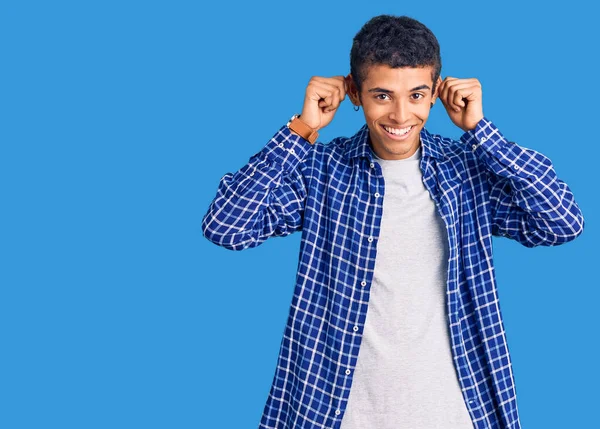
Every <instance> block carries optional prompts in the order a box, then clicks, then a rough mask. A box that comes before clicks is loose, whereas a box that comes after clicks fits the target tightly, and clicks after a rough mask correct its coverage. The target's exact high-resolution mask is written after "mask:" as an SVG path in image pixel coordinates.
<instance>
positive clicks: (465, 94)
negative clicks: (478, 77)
mask: <svg viewBox="0 0 600 429" xmlns="http://www.w3.org/2000/svg"><path fill="white" fill-rule="evenodd" d="M480 93H481V90H480V88H479V87H478V86H477V85H474V84H473V83H464V84H460V85H456V86H455V87H454V95H453V97H452V102H453V104H454V105H456V106H459V107H465V106H466V104H467V101H472V100H476V99H477V98H478V97H479V94H480Z"/></svg>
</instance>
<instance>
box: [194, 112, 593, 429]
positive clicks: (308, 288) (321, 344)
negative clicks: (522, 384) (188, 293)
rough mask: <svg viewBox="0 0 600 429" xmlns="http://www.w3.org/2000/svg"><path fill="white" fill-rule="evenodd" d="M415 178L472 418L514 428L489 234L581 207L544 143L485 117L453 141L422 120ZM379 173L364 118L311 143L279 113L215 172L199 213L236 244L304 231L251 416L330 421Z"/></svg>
mask: <svg viewBox="0 0 600 429" xmlns="http://www.w3.org/2000/svg"><path fill="white" fill-rule="evenodd" d="M420 138H421V145H422V157H421V162H420V168H421V171H422V173H423V183H424V184H425V187H426V188H427V189H428V191H429V192H430V194H431V197H432V199H433V200H434V201H435V204H436V206H437V208H438V212H439V214H440V216H441V217H442V218H443V220H444V223H445V225H446V229H447V233H448V243H449V251H450V253H449V260H448V276H447V321H448V326H449V329H450V334H451V346H452V354H453V356H454V364H455V367H456V370H457V374H458V378H459V382H460V386H461V389H462V393H463V397H464V400H465V404H466V406H467V409H468V410H469V413H470V415H471V418H472V421H473V425H474V427H475V428H478V429H483V428H486V429H491V428H512V429H517V428H520V423H519V415H518V409H517V401H516V394H515V387H514V379H513V373H512V366H511V359H510V355H509V350H508V345H507V342H506V335H505V331H504V326H503V321H502V315H501V313H500V307H499V302H498V295H497V289H496V279H495V274H494V265H493V260H492V236H494V235H495V236H502V237H508V238H511V239H514V240H517V241H518V242H519V243H521V244H523V245H524V246H527V247H533V246H540V245H541V246H552V245H559V244H562V243H566V242H568V241H570V240H573V239H574V238H575V237H577V236H578V235H579V234H581V232H582V231H583V227H584V219H583V216H582V213H581V211H580V209H579V207H578V206H577V204H576V202H575V200H574V198H573V194H572V192H571V190H570V189H569V187H568V186H567V185H566V184H565V183H564V182H563V181H561V180H560V179H558V177H557V175H556V172H555V170H554V168H553V165H552V163H551V162H550V160H549V159H548V158H547V157H545V156H544V155H542V154H540V153H539V152H536V151H534V150H531V149H527V148H524V147H522V146H519V145H517V144H516V143H513V142H509V141H507V140H506V139H505V138H504V136H503V135H502V134H501V133H500V131H499V130H498V128H497V127H496V126H495V125H494V124H493V123H492V122H490V121H489V120H488V119H487V118H483V119H482V120H481V121H480V122H479V123H478V124H477V126H476V128H475V129H473V130H471V131H468V132H466V133H464V134H463V135H462V136H461V138H460V140H459V141H456V140H452V139H449V138H446V137H441V136H439V135H435V134H431V133H429V132H428V131H427V130H426V129H425V128H423V129H422V130H421V133H420ZM384 197H385V186H384V180H383V175H382V171H381V167H380V166H379V164H378V163H377V162H376V161H375V160H374V159H373V157H372V154H371V151H370V149H369V129H368V127H367V126H366V125H364V126H363V127H362V128H361V129H360V130H359V131H358V132H357V133H356V134H355V135H354V136H353V137H350V138H347V137H338V138H335V139H333V140H332V141H331V142H330V143H328V144H323V143H320V142H317V143H315V144H314V145H311V144H310V143H309V142H307V141H306V140H304V139H303V138H301V137H299V136H297V135H295V134H293V133H291V132H290V130H289V129H288V128H287V127H286V126H283V127H281V129H280V130H279V131H278V132H277V133H276V134H275V135H274V136H273V137H272V138H271V139H270V140H269V142H268V143H267V144H266V145H265V146H264V148H262V149H261V150H260V151H259V152H258V153H256V154H255V155H253V156H252V157H250V159H249V162H248V163H247V164H246V165H244V166H243V167H242V168H241V169H240V170H238V171H237V172H235V173H233V174H231V173H227V174H225V175H224V176H223V177H222V178H221V180H220V182H219V186H218V190H217V195H216V197H215V199H214V200H213V201H212V202H211V204H210V206H209V209H208V211H207V213H206V214H205V216H204V218H203V220H202V231H203V234H204V236H205V237H206V238H208V239H209V240H210V241H212V242H213V243H215V244H217V245H220V246H223V247H225V248H228V249H232V250H242V249H246V248H251V247H256V246H258V245H260V244H261V243H263V242H264V241H265V240H266V239H267V238H268V237H271V236H279V237H282V236H286V235H288V234H291V233H292V232H294V231H302V237H301V238H302V239H301V243H300V255H299V262H298V273H297V277H296V285H295V289H294V294H293V297H292V303H291V307H290V313H289V317H288V319H287V323H286V327H285V332H284V336H283V339H282V342H281V346H280V353H279V357H278V360H277V367H276V370H275V375H274V378H273V383H272V386H271V389H270V392H269V395H268V397H267V402H266V405H265V408H264V412H263V415H262V418H261V421H260V426H259V427H260V428H278V429H283V428H288V429H297V428H327V429H330V428H339V427H340V424H341V421H342V418H343V417H344V410H345V408H346V405H347V402H348V395H349V392H350V386H351V384H352V375H353V373H354V371H353V370H354V368H355V367H356V363H357V356H358V351H359V347H360V343H361V338H362V333H363V327H364V323H365V318H366V314H367V306H368V303H369V294H370V287H371V284H372V280H373V270H374V266H375V257H376V251H377V242H378V238H379V228H380V222H381V217H382V207H383V199H384Z"/></svg>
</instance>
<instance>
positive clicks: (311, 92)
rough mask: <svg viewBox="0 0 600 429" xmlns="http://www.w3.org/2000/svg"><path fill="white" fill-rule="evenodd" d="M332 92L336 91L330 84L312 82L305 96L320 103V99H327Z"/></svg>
mask: <svg viewBox="0 0 600 429" xmlns="http://www.w3.org/2000/svg"><path fill="white" fill-rule="evenodd" d="M334 91H336V88H335V87H334V86H332V85H331V84H327V83H323V82H312V83H311V84H310V86H309V89H308V90H307V94H306V95H307V97H309V99H311V100H315V101H320V100H321V99H325V98H327V97H329V96H330V95H331V94H332V93H333V92H334Z"/></svg>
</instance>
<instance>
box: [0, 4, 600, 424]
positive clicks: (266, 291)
mask: <svg viewBox="0 0 600 429" xmlns="http://www.w3.org/2000/svg"><path fill="white" fill-rule="evenodd" d="M17 3H18V6H16V4H17ZM492 4H493V5H492ZM497 4H498V5H499V4H500V3H497V2H494V3H491V2H490V3H483V2H440V3H435V2H428V1H424V2H412V3H411V2H391V1H388V2H376V1H370V2H361V3H359V2H343V3H342V2H338V3H333V2H331V3H330V2H323V1H320V2H311V1H304V2H278V3H274V2H273V3H239V4H235V3H233V2H226V1H221V2H213V3H211V4H210V5H207V4H204V5H202V2H200V1H196V2H192V1H189V2H181V1H169V2H167V1H144V2H142V1H139V2H132V1H120V2H107V1H88V2H77V1H72V2H65V1H59V2H43V3H42V2H37V3H36V2H27V1H22V2H10V3H9V2H5V3H3V5H2V6H1V8H0V49H1V51H0V53H1V57H0V58H1V67H0V74H1V75H2V79H1V81H0V109H1V110H0V114H1V116H0V150H1V154H0V186H1V195H0V197H1V206H0V214H1V217H2V222H1V223H0V225H1V236H0V246H1V254H0V258H1V259H0V264H1V265H0V274H1V278H0V284H1V289H0V291H1V296H0V427H1V428H3V429H20V428H35V429H38V428H42V429H44V428H60V429H70V428H73V429H75V428H76V429H81V428H127V429H129V428H144V429H150V428H255V427H257V426H258V423H259V420H260V416H261V414H262V411H263V406H264V404H265V401H266V398H267V395H268V392H269V388H270V385H271V381H272V377H273V375H274V370H275V365H276V359H277V355H278V351H279V345H280V341H281V337H282V334H283V329H284V326H285V322H286V318H287V314H288V309H289V305H290V300H291V297H292V292H293V287H294V280H295V270H296V266H297V256H298V250H299V244H300V234H299V233H297V234H293V235H291V236H289V237H286V238H273V239H270V240H267V242H265V243H264V244H263V245H261V246H259V247H257V248H255V249H249V250H246V251H243V252H232V251H229V250H226V249H223V248H220V247H217V246H215V245H214V244H212V243H210V242H209V241H208V240H206V239H205V238H203V236H202V233H201V228H200V223H201V220H202V216H203V215H204V214H205V212H206V210H207V209H208V205H209V203H210V202H211V200H212V199H213V198H214V196H215V194H216V190H217V185H218V183H219V180H220V178H221V177H222V176H223V175H224V174H225V173H226V172H234V171H236V170H237V169H239V168H241V167H242V166H243V165H244V164H245V163H246V162H247V161H248V160H249V158H250V156H252V155H253V154H255V153H256V152H258V151H259V150H260V149H261V148H262V146H263V145H264V144H266V142H267V141H268V139H269V138H270V137H271V136H272V135H273V134H274V133H275V131H276V130H277V129H278V128H279V127H280V126H281V125H283V124H285V122H286V121H287V120H288V119H289V117H290V116H291V115H292V114H294V113H299V112H300V111H301V108H302V101H303V98H304V90H305V86H306V84H307V83H308V81H309V79H310V77H311V76H313V75H320V76H332V75H340V74H347V73H348V71H349V51H350V47H351V42H352V38H353V37H354V35H355V34H356V32H357V31H358V30H359V29H360V27H361V26H362V25H363V24H364V23H365V22H366V21H367V20H368V19H370V18H371V17H373V16H375V15H378V14H382V13H389V14H396V15H402V14H406V15H409V16H412V17H414V18H416V19H419V20H421V21H422V22H423V23H425V24H426V25H428V26H429V27H430V28H431V29H432V30H433V32H434V33H435V34H436V36H437V37H438V40H439V42H440V44H441V48H442V61H443V69H442V76H447V75H450V76H455V77H463V78H466V77H476V78H478V79H479V80H480V81H481V83H482V87H483V100H484V113H485V115H486V116H487V117H489V118H490V119H491V120H493V121H494V122H495V123H496V125H498V127H499V128H500V129H501V130H502V132H503V133H504V134H505V136H507V138H509V139H511V140H514V141H516V142H518V143H519V144H521V145H522V146H525V147H529V148H532V149H535V150H538V151H540V152H542V153H544V154H545V155H547V156H549V157H550V159H551V160H552V161H553V163H554V166H555V169H556V171H557V173H558V175H559V177H560V178H561V179H563V180H564V181H566V182H567V183H568V184H569V186H570V188H571V190H572V191H573V193H574V195H575V198H576V200H577V202H578V203H579V205H580V207H581V209H582V211H583V214H584V217H585V220H586V229H585V231H584V233H583V235H582V236H581V237H579V238H578V239H576V240H575V241H573V242H571V243H567V244H565V245H563V246H558V247H554V248H534V249H527V248H525V247H523V246H521V245H519V244H518V243H516V242H511V241H509V240H508V239H505V238H502V239H495V241H494V253H495V262H496V272H497V279H498V284H499V286H498V287H499V295H500V302H501V309H502V312H503V315H504V320H505V327H506V331H507V338H508V342H509V347H510V352H511V355H512V358H513V365H514V374H515V380H516V390H517V397H518V404H519V410H520V414H521V419H522V424H523V427H524V428H526V429H538V428H540V429H541V428H544V429H548V428H583V427H585V428H588V427H598V426H597V425H598V420H597V414H595V413H594V412H593V410H594V409H595V407H596V406H597V403H598V399H599V395H598V385H599V384H600V377H599V371H598V352H597V349H598V332H599V327H600V325H599V323H598V300H599V298H600V293H599V286H600V282H599V280H598V277H597V268H598V258H597V256H594V255H597V254H598V251H597V249H598V240H599V239H600V234H599V232H598V227H597V221H598V201H597V200H598V197H599V193H598V188H597V183H598V171H599V168H598V159H599V155H600V153H599V149H598V144H599V142H598V108H597V105H598V95H599V91H598V83H597V82H598V79H597V51H596V50H597V41H598V40H599V37H598V36H599V34H598V33H599V31H598V25H597V22H596V18H595V16H596V13H595V12H594V11H593V10H590V9H588V6H587V5H588V2H585V1H582V0H572V1H568V2H557V3H555V4H554V5H552V4H550V3H547V4H545V5H544V6H543V7H533V6H528V3H527V2H524V1H520V2H503V3H502V4H501V6H498V5H497ZM363 123H364V117H363V113H362V111H360V112H358V113H356V112H354V111H353V110H352V108H351V105H350V103H349V101H348V100H347V99H346V101H345V102H344V103H343V105H342V106H341V107H340V109H339V112H338V113H337V115H336V117H335V119H334V121H333V122H332V123H331V124H330V126H328V127H327V128H325V129H323V130H322V132H321V137H320V140H321V141H323V142H327V141H329V140H331V139H332V138H333V137H336V136H338V135H346V136H350V135H352V134H354V133H355V132H356V130H358V128H360V126H361V125H362V124H363ZM427 128H428V129H429V130H430V131H431V132H434V133H439V134H443V135H447V136H449V137H455V138H457V137H459V136H460V134H461V131H460V130H459V129H458V128H456V127H455V126H454V125H453V124H452V123H451V121H450V120H449V119H448V117H447V116H446V114H445V111H444V110H443V107H442V106H441V104H439V103H438V104H436V106H435V107H434V109H433V112H432V114H431V116H430V119H429V121H428V123H427ZM595 425H596V426H595Z"/></svg>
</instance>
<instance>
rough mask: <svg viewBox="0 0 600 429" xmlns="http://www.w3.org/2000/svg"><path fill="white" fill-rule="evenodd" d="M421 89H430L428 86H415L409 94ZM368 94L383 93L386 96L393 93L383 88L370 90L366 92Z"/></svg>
mask: <svg viewBox="0 0 600 429" xmlns="http://www.w3.org/2000/svg"><path fill="white" fill-rule="evenodd" d="M421 89H431V88H429V86H428V85H419V86H415V87H414V88H413V89H411V90H410V92H413V91H419V90H421ZM368 92H385V93H386V94H393V93H394V91H392V90H390V89H385V88H379V87H377V88H371V89H369V90H368Z"/></svg>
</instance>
